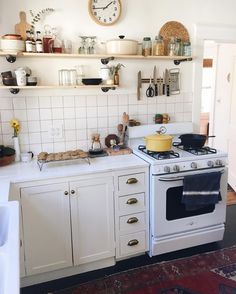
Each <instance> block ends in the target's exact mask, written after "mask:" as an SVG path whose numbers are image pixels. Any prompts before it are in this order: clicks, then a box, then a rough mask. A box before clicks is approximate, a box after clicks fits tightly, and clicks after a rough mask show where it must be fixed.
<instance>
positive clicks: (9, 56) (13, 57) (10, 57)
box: [6, 54, 16, 63]
mask: <svg viewBox="0 0 236 294" xmlns="http://www.w3.org/2000/svg"><path fill="white" fill-rule="evenodd" d="M6 60H7V61H8V62H10V63H14V62H15V61H16V56H13V55H10V54H8V55H6Z"/></svg>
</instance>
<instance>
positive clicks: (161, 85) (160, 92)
mask: <svg viewBox="0 0 236 294" xmlns="http://www.w3.org/2000/svg"><path fill="white" fill-rule="evenodd" d="M158 94H159V95H160V96H162V95H163V81H162V78H161V76H159V93H158Z"/></svg>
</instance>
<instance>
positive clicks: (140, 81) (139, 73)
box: [137, 70, 142, 100]
mask: <svg viewBox="0 0 236 294" xmlns="http://www.w3.org/2000/svg"><path fill="white" fill-rule="evenodd" d="M141 88H142V77H141V70H140V71H139V72H138V86H137V99H138V100H140V96H141V94H140V89H141Z"/></svg>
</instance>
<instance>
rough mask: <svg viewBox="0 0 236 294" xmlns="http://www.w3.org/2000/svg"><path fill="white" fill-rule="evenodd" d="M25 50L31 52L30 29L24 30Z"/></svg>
mask: <svg viewBox="0 0 236 294" xmlns="http://www.w3.org/2000/svg"><path fill="white" fill-rule="evenodd" d="M25 51H26V52H33V47H32V40H31V36H30V31H26V41H25Z"/></svg>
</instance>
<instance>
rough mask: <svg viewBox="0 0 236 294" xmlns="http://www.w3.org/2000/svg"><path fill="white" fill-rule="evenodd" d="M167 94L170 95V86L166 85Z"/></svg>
mask: <svg viewBox="0 0 236 294" xmlns="http://www.w3.org/2000/svg"><path fill="white" fill-rule="evenodd" d="M166 96H170V86H169V85H166Z"/></svg>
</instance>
